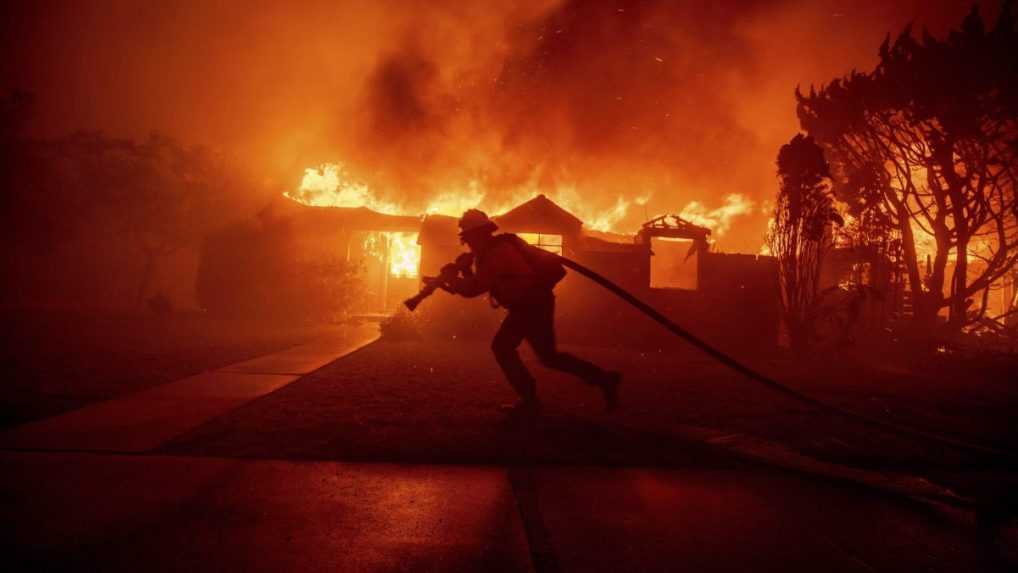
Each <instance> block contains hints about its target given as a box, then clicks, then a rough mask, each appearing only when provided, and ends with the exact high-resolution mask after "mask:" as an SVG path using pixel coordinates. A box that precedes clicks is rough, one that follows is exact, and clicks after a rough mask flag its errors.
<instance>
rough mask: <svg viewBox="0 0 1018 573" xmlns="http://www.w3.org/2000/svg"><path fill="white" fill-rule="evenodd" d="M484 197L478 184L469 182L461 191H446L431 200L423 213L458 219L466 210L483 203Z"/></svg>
mask: <svg viewBox="0 0 1018 573" xmlns="http://www.w3.org/2000/svg"><path fill="white" fill-rule="evenodd" d="M484 195H485V194H484V192H483V191H481V190H480V186H479V185H478V183H477V182H476V181H471V182H470V183H469V184H468V185H467V188H466V189H465V190H463V191H459V192H456V191H447V192H445V193H441V194H440V195H439V196H438V197H435V198H434V199H432V200H431V202H430V203H428V207H427V208H426V209H425V213H427V214H429V215H448V216H450V217H459V216H460V215H462V214H463V212H464V211H466V210H467V209H475V208H477V207H478V206H479V205H480V204H481V202H482V201H484Z"/></svg>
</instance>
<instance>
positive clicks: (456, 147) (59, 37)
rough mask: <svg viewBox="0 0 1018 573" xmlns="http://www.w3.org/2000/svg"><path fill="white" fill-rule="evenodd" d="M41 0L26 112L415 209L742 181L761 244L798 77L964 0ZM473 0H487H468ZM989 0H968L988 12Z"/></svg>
mask: <svg viewBox="0 0 1018 573" xmlns="http://www.w3.org/2000/svg"><path fill="white" fill-rule="evenodd" d="M474 4H475V3H468V2H453V1H449V2H426V3H425V2H421V3H419V4H418V3H410V2H395V1H389V2H368V1H365V2H355V1H348V2H339V3H337V2H324V1H323V2H299V3H279V2H239V1H237V2H232V1H224V2H216V3H209V2H189V3H185V2H145V3H138V2H132V1H119V0H110V1H95V2H88V3H82V2H70V1H68V2H36V3H32V4H31V5H29V6H24V7H21V8H16V9H11V8H7V9H5V10H8V14H7V17H5V21H6V22H7V24H6V26H7V27H8V30H6V33H5V34H4V40H3V41H4V43H5V46H4V52H5V54H6V57H5V61H4V63H3V66H4V69H3V75H4V78H5V83H6V84H7V86H6V87H9V88H15V87H16V88H22V89H27V90H30V91H32V92H34V93H36V94H37V96H38V105H37V108H36V109H37V113H36V115H35V117H33V119H32V123H31V128H32V131H33V132H34V133H35V134H36V135H40V136H52V135H58V134H62V133H66V132H68V131H71V130H74V129H79V128H85V129H98V130H103V131H105V132H106V133H109V134H111V135H116V136H127V137H142V136H144V135H145V134H147V133H149V132H151V131H158V132H161V133H165V134H168V135H171V136H173V137H176V138H178V139H180V140H182V141H184V142H188V143H201V144H207V145H212V146H214V147H217V148H220V149H224V150H229V151H230V152H232V153H235V154H237V155H238V156H239V157H242V158H243V159H244V162H245V163H246V164H247V165H248V166H249V168H250V169H251V170H252V171H253V172H254V173H256V174H257V175H258V177H259V178H260V179H262V180H266V181H270V182H272V184H274V185H277V186H278V187H280V188H292V187H295V186H296V185H297V184H298V183H299V181H300V177H301V174H302V173H303V170H304V169H305V168H307V167H312V166H315V165H318V164H320V163H323V162H342V163H344V164H346V167H347V169H348V170H349V172H350V173H351V174H353V175H354V176H356V177H357V178H359V179H360V180H362V181H364V182H366V183H368V184H369V185H371V186H372V188H374V189H376V190H377V191H378V192H379V193H381V194H383V195H385V196H387V197H389V198H391V199H395V200H398V201H401V202H405V203H406V204H408V205H411V206H423V205H425V204H426V203H427V201H428V199H429V198H431V197H434V196H435V195H438V194H440V193H443V192H448V191H450V190H453V191H455V190H457V189H464V188H467V187H468V186H469V185H470V184H471V182H473V184H474V185H475V186H476V188H480V189H482V190H484V191H485V192H486V193H487V194H488V197H489V198H490V199H497V198H500V197H510V196H512V194H513V193H515V192H518V191H519V190H520V189H521V188H526V189H536V190H541V191H546V192H552V191H554V190H556V189H561V188H565V189H570V190H572V192H574V193H575V194H576V195H577V196H579V197H581V198H582V200H583V201H584V202H585V203H587V204H589V205H591V206H592V207H593V208H609V207H610V206H612V205H614V204H615V203H616V201H617V200H618V198H619V197H622V198H624V199H626V200H630V201H631V200H634V199H636V198H638V197H640V198H647V205H646V206H645V207H635V206H634V207H632V208H631V209H630V211H629V213H628V214H627V216H626V217H625V218H624V219H623V220H622V222H621V225H620V227H622V228H623V229H629V230H631V229H633V228H635V227H636V226H637V225H638V224H639V222H640V221H641V220H643V218H644V217H645V216H646V215H648V214H649V215H655V214H658V213H663V212H678V211H680V210H681V209H682V208H683V207H684V206H686V205H687V204H688V203H689V202H691V201H697V202H699V203H701V204H703V205H704V206H706V208H708V209H710V208H714V207H718V206H721V205H722V203H723V200H724V197H725V196H726V195H728V194H730V193H740V194H743V195H745V196H746V197H748V198H749V199H751V200H752V201H753V202H754V203H755V205H756V209H755V210H754V213H753V214H752V215H748V216H745V217H743V218H742V219H741V220H740V221H738V222H736V223H735V224H734V226H733V228H732V230H731V231H730V232H729V233H728V234H726V235H725V236H724V237H723V239H722V247H723V248H724V249H725V250H730V251H737V250H742V251H750V252H755V251H756V250H757V249H758V248H759V246H760V244H761V236H762V232H763V227H764V221H765V220H766V214H765V213H764V211H763V209H762V208H761V205H762V204H763V203H764V201H766V200H767V199H768V198H769V197H771V196H773V194H774V192H775V189H776V184H775V178H774V158H775V156H776V153H777V149H778V148H779V147H780V145H781V144H782V143H784V142H786V141H787V140H788V139H789V138H790V137H791V136H792V135H794V134H795V133H796V131H797V128H798V123H797V120H796V118H795V109H794V100H793V98H792V91H793V89H794V88H795V86H796V85H797V84H803V85H808V84H810V83H822V82H826V81H829V80H830V79H832V78H833V77H835V76H838V75H842V74H844V73H846V72H848V71H849V70H851V69H852V68H859V69H867V68H870V67H872V65H873V64H874V63H875V62H876V52H877V47H878V45H879V44H880V42H881V40H882V39H883V37H884V36H885V34H887V33H888V32H891V33H897V32H898V31H899V30H900V29H901V28H902V26H904V25H905V24H907V23H908V22H909V21H911V20H915V21H916V23H917V26H923V25H925V26H928V27H929V28H930V30H931V31H932V32H933V33H935V34H940V33H943V32H944V31H945V30H946V29H947V28H948V27H949V26H951V25H956V24H957V23H958V22H960V20H961V18H962V16H963V15H964V13H965V12H966V11H967V10H968V9H969V8H970V6H971V3H970V2H964V1H961V2H959V1H946V0H941V1H936V2H920V1H905V2H894V3H888V2H882V1H876V0H865V1H862V2H847V1H844V2H836V1H833V0H824V1H820V2H812V1H805V0H803V1H774V2H768V1H762V0H761V1H739V2H719V3H715V2H669V1H665V0H658V1H643V2H638V1H618V2H581V1H566V2H553V1H536V2H505V3H501V4H500V3H484V4H485V5H484V6H475V5H474ZM478 4H480V3H478ZM997 4H998V3H996V2H993V3H983V8H984V13H985V14H986V16H987V17H989V18H992V17H994V16H995V14H996V9H997V7H998V6H997Z"/></svg>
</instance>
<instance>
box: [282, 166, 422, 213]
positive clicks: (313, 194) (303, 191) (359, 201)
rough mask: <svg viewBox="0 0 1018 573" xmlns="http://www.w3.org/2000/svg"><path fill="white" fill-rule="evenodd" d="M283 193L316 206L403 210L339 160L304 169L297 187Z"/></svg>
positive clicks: (385, 210)
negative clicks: (381, 195) (355, 177)
mask: <svg viewBox="0 0 1018 573" xmlns="http://www.w3.org/2000/svg"><path fill="white" fill-rule="evenodd" d="M284 195H286V196H287V197H289V198H290V199H293V200H295V201H297V202H299V203H303V204H305V205H312V206H315V207H367V208H368V209H371V210H372V211H377V212H379V213H385V214H387V215H398V214H400V213H402V212H403V209H402V208H401V207H400V205H398V204H396V203H393V202H390V201H385V200H382V199H380V198H379V197H377V196H375V193H374V192H373V191H372V190H371V189H370V188H368V186H367V185H365V184H363V183H358V182H356V181H354V180H353V179H352V178H351V177H350V176H349V175H348V174H347V172H346V170H345V169H344V168H343V165H342V164H339V163H326V164H324V165H322V166H321V167H318V168H316V169H305V170H304V178H303V179H301V182H300V187H299V188H298V189H297V191H294V192H290V191H287V192H286V193H284Z"/></svg>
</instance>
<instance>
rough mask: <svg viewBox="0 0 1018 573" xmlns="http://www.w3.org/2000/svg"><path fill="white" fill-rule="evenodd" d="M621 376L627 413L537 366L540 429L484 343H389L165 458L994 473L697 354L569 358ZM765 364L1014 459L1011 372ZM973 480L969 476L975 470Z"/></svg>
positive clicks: (257, 405) (875, 411)
mask: <svg viewBox="0 0 1018 573" xmlns="http://www.w3.org/2000/svg"><path fill="white" fill-rule="evenodd" d="M572 350H573V351H574V352H575V353H576V354H579V355H585V356H588V357H591V358H594V359H596V360H597V361H599V362H600V363H602V364H603V365H605V366H607V367H611V368H616V369H619V370H622V371H623V372H625V373H626V379H625V382H624V383H623V388H622V401H623V402H622V408H621V410H620V411H619V412H617V413H615V414H613V415H605V414H603V413H602V412H601V398H600V396H599V394H598V393H597V392H596V391H595V390H593V389H591V388H589V387H586V386H583V385H582V384H580V383H578V382H576V381H575V380H572V379H570V378H568V377H567V376H563V375H560V374H558V373H555V372H549V371H544V370H540V369H539V367H537V366H536V364H534V361H533V358H532V357H530V360H529V363H530V364H531V365H532V366H533V367H534V368H535V370H536V371H537V374H538V378H539V389H540V393H541V395H542V398H543V401H544V404H545V415H544V416H543V417H542V419H541V421H540V422H539V423H538V424H537V425H536V427H533V428H519V427H514V426H512V425H511V424H508V423H507V422H506V421H505V420H504V418H503V417H502V416H501V415H500V413H499V412H498V410H497V407H498V405H499V404H501V403H504V402H508V401H511V400H512V399H513V394H512V392H511V390H510V389H509V387H508V385H507V384H506V383H505V382H503V380H502V377H501V373H500V372H499V371H498V369H497V367H496V366H495V364H494V361H493V360H492V358H491V356H490V352H489V351H488V349H487V346H486V344H482V343H480V342H479V341H469V342H467V341H451V340H445V341H401V342H396V341H381V342H378V343H375V344H373V345H371V346H369V347H367V348H365V349H363V350H361V351H359V352H357V353H355V354H353V355H351V356H348V357H346V358H344V359H342V360H340V361H337V362H336V363H334V364H331V365H329V366H326V367H325V368H323V369H321V370H319V371H317V372H315V373H312V374H311V375H309V376H307V377H305V378H302V379H300V380H298V381H296V382H294V383H293V384H291V385H289V386H287V387H285V388H282V389H280V390H279V391H277V392H274V393H272V394H270V395H268V396H265V397H263V398H261V399H259V400H256V401H254V402H252V403H249V404H247V405H245V406H243V407H241V408H239V409H238V410H236V411H234V412H232V413H231V414H228V415H226V416H223V417H221V418H219V419H216V420H213V421H211V422H209V423H208V424H206V425H204V426H202V427H200V428H198V429H196V430H195V431H193V432H191V433H190V434H187V435H185V436H182V437H181V438H180V439H178V440H177V441H176V442H175V443H173V444H171V445H170V446H169V447H168V448H167V449H168V451H172V452H177V453H196V454H204V455H226V456H249V457H269V458H312V459H350V460H387V461H420V462H436V461H443V462H460V463H503V462H506V461H513V460H522V459H535V460H537V461H539V462H546V463H599V464H624V465H653V466H659V465H678V466H682V465H690V464H699V463H716V462H717V463H724V460H723V459H722V458H723V457H724V456H719V455H718V452H717V451H715V450H713V449H712V448H710V447H705V446H704V443H703V439H702V438H703V437H704V436H706V435H712V436H718V435H725V434H731V433H744V434H752V435H754V436H759V437H762V438H765V439H768V440H773V441H778V442H781V443H783V444H786V445H788V446H790V447H792V448H794V449H796V450H799V451H801V452H804V453H806V454H808V455H811V456H815V457H818V458H821V459H826V460H830V461H836V462H839V463H850V464H857V465H866V466H869V467H880V468H910V469H915V468H927V469H928V468H943V467H948V468H958V467H967V466H968V465H971V464H980V463H983V462H986V461H992V460H985V459H975V458H973V457H972V456H968V455H963V454H960V453H958V452H954V451H951V450H947V449H944V448H941V447H939V446H931V445H929V444H925V443H921V442H917V441H916V440H914V439H911V438H899V437H894V436H890V435H887V434H886V433H884V432H881V431H877V430H874V429H872V428H868V427H866V426H861V425H859V424H858V423H855V422H851V421H846V420H842V419H838V418H836V417H832V416H831V415H829V414H826V413H821V412H817V411H815V410H813V409H812V408H810V407H809V406H806V405H803V404H800V403H797V402H793V401H790V400H789V399H787V398H785V397H783V396H780V395H776V394H775V393H773V392H772V391H770V390H767V389H765V388H763V387H761V386H758V385H756V384H754V383H752V382H749V381H747V380H746V379H745V378H743V377H742V376H740V375H738V374H735V373H733V372H731V371H730V370H727V369H726V368H724V367H722V366H721V365H719V364H718V363H716V362H714V361H712V360H710V359H708V358H707V357H705V356H703V355H702V354H699V353H698V352H696V351H694V350H692V349H688V348H687V349H678V350H673V351H668V352H664V351H661V352H638V351H634V350H631V349H620V348H615V349H608V348H592V347H590V348H584V347H578V348H573V349H572ZM757 362H758V364H757V366H758V367H760V368H762V369H765V370H767V371H768V372H770V373H771V374H773V375H775V376H776V377H778V378H780V379H782V380H785V381H787V383H788V384H790V385H792V386H793V387H795V388H798V389H800V390H802V391H804V392H806V393H808V394H810V395H812V396H815V397H817V398H819V399H821V400H824V401H828V402H832V403H835V404H838V405H841V406H843V407H846V408H849V409H852V410H855V411H859V412H861V413H865V414H867V415H870V416H874V417H881V418H883V419H887V420H892V421H895V422H896V423H904V424H908V425H912V426H918V427H922V428H924V429H927V430H933V431H937V432H943V433H946V434H951V435H956V436H964V437H967V438H970V439H978V440H982V441H987V442H993V443H996V444H998V445H1002V446H1004V447H1009V448H1011V449H1012V450H1014V449H1016V446H1018V438H1016V432H1015V430H1014V428H1013V424H1012V423H1011V418H1012V414H1013V412H1014V411H1015V406H1016V405H1018V387H1016V385H1015V384H1014V382H1013V381H1011V380H1010V379H1009V378H1008V377H1007V376H1006V372H1005V373H1004V374H1001V373H1000V372H996V373H993V372H990V373H987V372H983V373H981V374H979V375H975V374H972V375H970V376H968V377H958V376H956V375H955V374H954V373H953V372H952V371H951V370H949V369H944V371H943V372H942V375H940V376H937V375H935V373H930V372H923V371H918V370H916V371H900V370H894V369H886V368H885V369H878V368H874V367H872V366H866V365H864V364H861V363H859V362H858V361H852V360H848V359H845V360H843V361H840V362H839V361H834V360H833V359H831V358H827V359H824V360H816V361H813V362H812V363H810V364H801V363H796V364H793V363H792V362H790V361H787V360H785V361H776V360H758V361H757ZM973 467H974V466H973Z"/></svg>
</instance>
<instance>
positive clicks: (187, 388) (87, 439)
mask: <svg viewBox="0 0 1018 573" xmlns="http://www.w3.org/2000/svg"><path fill="white" fill-rule="evenodd" d="M377 338H378V326H377V325H374V324H369V325H358V326H350V327H346V328H343V329H342V330H341V331H340V332H339V333H338V334H336V335H332V336H328V337H325V338H322V339H319V340H316V341H313V342H310V343H308V344H303V345H300V346H295V347H293V348H289V349H287V350H283V351H280V352H276V353H273V354H269V355H266V356H261V357H259V358H255V359H253V360H248V361H245V362H241V363H238V364H233V365H230V366H227V367H224V368H220V369H218V370H212V371H209V372H204V373H202V374H198V375H195V376H190V377H188V378H184V379H182V380H177V381H175V382H170V383H167V384H162V385H160V386H156V387H155V388H151V389H149V390H145V391H142V392H138V393H135V394H130V395H127V396H124V397H121V398H117V399H113V400H107V401H104V402H98V403H95V404H91V405H89V406H86V407H84V408H81V409H79V410H74V411H72V412H68V413H66V414H61V415H59V416H54V417H52V418H46V419H43V420H39V421H37V422H32V423H29V424H24V425H22V426H18V427H16V428H13V429H11V430H9V431H7V432H4V433H2V434H0V448H2V449H19V450H64V451H82V450H84V451H105V452H120V453H137V452H145V451H150V450H153V449H155V448H157V447H159V446H160V445H162V444H164V443H165V442H167V441H169V440H170V439H172V438H174V437H176V436H179V435H180V434H182V433H184V432H186V431H187V430H190V429H192V428H195V427H197V426H199V425H200V424H202V423H204V422H207V421H208V420H211V419H212V418H215V417H217V416H221V415H223V414H225V413H227V412H229V411H230V410H233V409H235V408H237V407H239V406H240V405H242V404H244V403H246V402H249V401H251V400H253V399H255V398H258V397H260V396H263V395H265V394H268V393H269V392H272V391H274V390H277V389H279V388H281V387H283V386H285V385H287V384H289V383H291V382H293V381H294V380H296V379H298V378H299V377H301V376H303V375H305V374H308V373H310V372H312V371H314V370H317V369H319V368H321V367H322V366H325V365H326V364H328V363H330V362H332V361H334V360H337V359H339V358H341V357H343V356H345V355H347V354H349V353H351V352H353V351H355V350H357V349H359V348H362V347H363V346H365V345H367V344H369V343H371V342H373V341H374V340H376V339H377Z"/></svg>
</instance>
